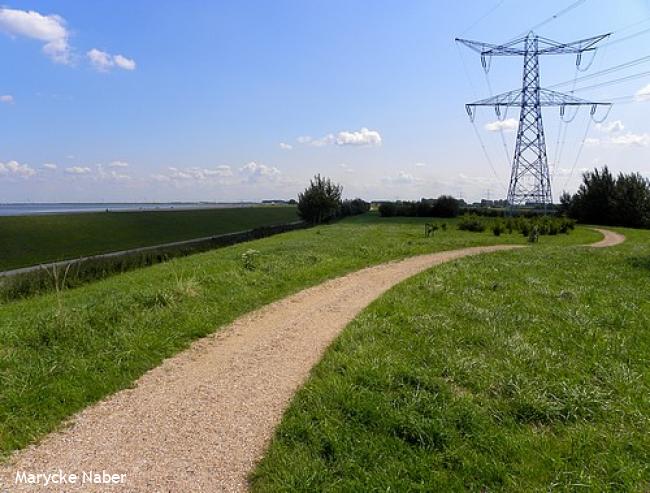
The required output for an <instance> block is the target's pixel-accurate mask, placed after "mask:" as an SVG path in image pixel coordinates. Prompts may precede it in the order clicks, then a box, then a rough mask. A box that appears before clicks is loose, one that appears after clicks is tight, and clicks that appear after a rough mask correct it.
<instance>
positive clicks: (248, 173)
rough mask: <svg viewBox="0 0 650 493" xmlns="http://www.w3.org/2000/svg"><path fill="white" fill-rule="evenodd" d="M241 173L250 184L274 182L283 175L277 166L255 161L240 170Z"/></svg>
mask: <svg viewBox="0 0 650 493" xmlns="http://www.w3.org/2000/svg"><path fill="white" fill-rule="evenodd" d="M239 173H240V174H241V175H243V176H244V177H245V178H246V179H247V180H248V181H250V182H258V181H264V180H267V181H273V180H275V179H277V178H278V177H279V176H280V174H281V172H280V170H279V169H278V168H276V167H275V166H267V165H266V164H261V163H257V162H255V161H251V162H250V163H248V164H245V165H244V166H242V167H241V168H239Z"/></svg>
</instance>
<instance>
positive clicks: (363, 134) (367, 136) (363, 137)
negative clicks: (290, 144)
mask: <svg viewBox="0 0 650 493" xmlns="http://www.w3.org/2000/svg"><path fill="white" fill-rule="evenodd" d="M296 140H297V142H298V143H299V144H305V145H311V146H314V147H323V146H326V145H330V144H336V145H338V146H379V145H381V143H382V138H381V135H380V133H379V132H378V131H376V130H369V129H367V128H366V127H362V128H361V129H360V130H358V131H347V130H343V131H341V132H338V133H337V134H333V133H330V134H327V135H324V136H323V137H320V138H314V137H311V136H309V135H305V136H302V137H298V139H296Z"/></svg>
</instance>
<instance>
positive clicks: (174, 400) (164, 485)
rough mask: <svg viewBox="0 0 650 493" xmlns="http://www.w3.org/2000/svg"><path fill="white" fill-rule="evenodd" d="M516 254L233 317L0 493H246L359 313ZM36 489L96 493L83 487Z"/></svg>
mask: <svg viewBox="0 0 650 493" xmlns="http://www.w3.org/2000/svg"><path fill="white" fill-rule="evenodd" d="M517 247H521V245H497V246H486V247H474V248H464V249H460V250H453V251H447V252H439V253H434V254H429V255H420V256H417V257H411V258H407V259H405V260H401V261H397V262H390V263H387V264H383V265H378V266H374V267H369V268H366V269H363V270H360V271H357V272H354V273H351V274H348V275H346V276H343V277H340V278H337V279H333V280H330V281H327V282H325V283H323V284H321V285H318V286H315V287H312V288H308V289H305V290H303V291H301V292H299V293H297V294H294V295H292V296H289V297H288V298H285V299H283V300H280V301H277V302H275V303H272V304H270V305H267V306H265V307H263V308H261V309H259V310H256V311H254V312H252V313H249V314H247V315H244V316H243V317H241V318H239V319H238V320H236V321H235V322H234V323H232V324H231V325H229V326H228V327H226V328H224V329H223V330H221V331H219V332H217V333H216V334H214V335H211V336H208V337H205V338H203V339H200V340H198V341H196V342H195V343H194V344H193V345H192V346H191V348H190V349H188V350H186V351H184V352H182V353H180V354H178V355H176V356H174V357H172V358H170V359H167V360H165V361H164V362H163V363H162V364H161V365H160V366H158V367H157V368H154V369H153V370H151V371H149V372H148V373H146V374H145V375H143V376H142V377H141V378H140V379H139V380H138V381H137V383H136V386H135V387H134V388H132V389H128V390H123V391H120V392H117V393H116V394H113V395H112V396H109V397H108V398H107V399H106V400H104V401H102V402H99V403H97V404H95V405H92V406H90V407H88V408H86V409H85V410H83V411H81V412H80V413H79V414H77V415H76V416H74V417H73V418H72V419H71V420H70V426H69V427H67V428H65V429H63V430H62V431H61V432H56V433H52V434H50V435H48V436H47V437H45V438H44V439H43V440H42V441H41V442H40V443H39V444H36V445H33V446H30V447H28V448H26V449H24V450H22V451H19V452H17V453H15V454H14V455H13V457H12V458H11V459H10V460H9V461H8V462H7V463H6V464H4V465H2V466H0V492H3V493H4V490H3V487H4V488H8V489H9V490H10V491H12V492H14V491H35V489H34V487H33V486H29V485H21V484H18V485H16V484H15V478H16V474H17V473H20V472H23V471H24V472H26V473H34V474H36V473H51V472H57V471H58V470H59V469H60V470H62V471H63V472H64V473H68V474H70V473H76V474H78V475H80V476H81V475H82V473H83V472H88V471H98V472H100V473H101V471H103V470H105V471H107V472H108V473H109V474H118V475H120V474H125V475H126V476H125V477H124V483H118V486H115V485H113V486H111V487H110V491H129V492H152V491H170V492H176V491H194V492H199V491H204V492H211V493H212V492H218V491H245V490H246V488H247V482H246V478H247V475H248V474H249V472H250V471H251V470H252V468H253V467H254V465H255V462H256V461H257V460H259V459H260V458H261V456H262V454H263V453H264V450H265V448H266V446H267V444H268V441H269V439H270V438H271V436H272V435H273V430H274V429H275V427H276V425H277V424H278V423H279V422H280V419H281V418H282V414H283V412H284V410H285V409H286V407H287V405H288V404H289V401H290V399H291V397H292V396H293V394H294V393H295V392H296V390H297V389H298V388H299V387H300V386H301V385H302V384H303V383H304V382H305V380H306V379H307V377H308V376H309V372H310V370H311V368H312V367H313V366H314V365H315V364H316V363H317V362H318V361H319V360H320V358H321V356H322V354H323V351H324V350H325V349H326V348H327V346H328V345H329V344H330V343H331V342H332V341H333V340H334V338H335V337H336V336H337V335H338V334H339V333H340V332H341V330H342V329H343V328H344V327H345V326H346V325H347V324H348V323H349V322H350V321H351V320H352V319H354V318H355V317H356V315H357V314H358V313H359V312H360V311H361V310H362V309H363V308H365V307H366V306H367V305H368V304H369V303H370V302H372V301H373V300H374V299H376V298H377V297H379V296H380V295H381V294H382V293H384V292H385V291H387V290H388V289H390V288H391V287H392V286H394V285H395V284H397V283H399V282H401V281H403V280H404V279H406V278H408V277H411V276H413V275H415V274H417V273H419V272H422V271H424V270H426V269H428V268H429V267H432V266H434V265H438V264H441V263H443V262H448V261H451V260H455V259H459V258H461V257H465V256H468V255H477V254H481V253H488V252H496V251H503V250H509V249H512V248H517ZM120 481H121V478H120ZM42 489H43V490H44V491H50V492H51V491H77V490H83V491H106V490H107V488H106V485H91V484H87V483H86V484H84V485H83V487H80V486H79V485H78V484H77V485H76V486H75V485H70V484H68V485H65V486H58V485H51V484H50V485H49V486H48V487H47V488H42Z"/></svg>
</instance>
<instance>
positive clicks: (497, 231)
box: [492, 221, 505, 236]
mask: <svg viewBox="0 0 650 493" xmlns="http://www.w3.org/2000/svg"><path fill="white" fill-rule="evenodd" d="M504 231H505V226H504V225H503V223H502V222H501V221H496V222H495V223H494V224H493V225H492V233H494V236H501V233H503V232H504Z"/></svg>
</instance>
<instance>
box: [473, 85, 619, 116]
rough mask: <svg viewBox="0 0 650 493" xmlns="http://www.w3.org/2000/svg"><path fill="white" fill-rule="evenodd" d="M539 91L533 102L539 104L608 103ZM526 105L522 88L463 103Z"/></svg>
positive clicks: (475, 105)
mask: <svg viewBox="0 0 650 493" xmlns="http://www.w3.org/2000/svg"><path fill="white" fill-rule="evenodd" d="M537 92H538V93H539V103H538V102H537V101H535V102H534V103H535V104H539V106H545V107H546V106H559V107H566V106H593V105H596V106H600V105H607V104H609V103H601V102H597V101H587V100H586V99H581V98H577V97H575V96H573V95H571V94H564V93H561V92H557V91H551V90H550V89H537ZM522 105H523V106H526V105H528V103H527V102H525V101H524V91H523V90H522V89H516V90H514V91H508V92H504V93H502V94H497V95H496V96H492V97H491V98H487V99H481V100H479V101H475V102H473V103H469V104H467V105H465V106H466V107H468V111H469V109H472V110H473V109H474V108H476V107H477V106H495V107H499V108H501V107H508V106H517V107H521V106H522Z"/></svg>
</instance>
